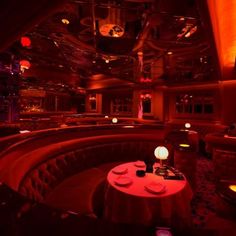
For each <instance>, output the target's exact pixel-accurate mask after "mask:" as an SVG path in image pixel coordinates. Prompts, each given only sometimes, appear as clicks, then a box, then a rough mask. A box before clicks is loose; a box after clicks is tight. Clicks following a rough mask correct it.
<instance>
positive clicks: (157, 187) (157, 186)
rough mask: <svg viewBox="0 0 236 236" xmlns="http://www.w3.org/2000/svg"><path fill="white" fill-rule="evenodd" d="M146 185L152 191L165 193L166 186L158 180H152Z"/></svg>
mask: <svg viewBox="0 0 236 236" xmlns="http://www.w3.org/2000/svg"><path fill="white" fill-rule="evenodd" d="M144 187H145V189H146V190H147V191H148V192H150V193H163V192H165V191H166V186H165V185H163V184H161V183H158V182H151V183H150V184H147V185H145V186H144Z"/></svg>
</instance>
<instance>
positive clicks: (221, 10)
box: [207, 0, 236, 69]
mask: <svg viewBox="0 0 236 236" xmlns="http://www.w3.org/2000/svg"><path fill="white" fill-rule="evenodd" d="M207 3H208V8H209V12H210V17H211V22H212V26H213V32H214V39H215V42H216V47H217V52H218V56H219V60H220V64H221V67H222V69H225V68H231V69H232V68H234V65H235V57H236V24H235V22H236V1H235V0H227V1H225V0H217V1H215V0H208V1H207Z"/></svg>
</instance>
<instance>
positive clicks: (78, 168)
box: [1, 132, 171, 210]
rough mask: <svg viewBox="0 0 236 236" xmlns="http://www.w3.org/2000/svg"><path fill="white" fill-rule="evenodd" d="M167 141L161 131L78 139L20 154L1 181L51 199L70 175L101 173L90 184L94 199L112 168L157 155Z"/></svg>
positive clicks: (33, 196) (27, 193)
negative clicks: (157, 150)
mask: <svg viewBox="0 0 236 236" xmlns="http://www.w3.org/2000/svg"><path fill="white" fill-rule="evenodd" d="M163 144H164V136H163V134H162V135H159V134H158V132H157V133H156V134H145V133H137V134H134V133H127V134H114V135H113V134H105V135H99V136H91V137H81V138H75V139H72V140H66V141H62V142H57V143H53V144H50V145H47V146H44V147H40V148H37V149H35V150H31V151H30V152H28V153H26V154H24V155H21V156H19V157H18V158H17V159H15V160H14V161H13V162H11V163H9V166H5V169H4V171H3V172H2V173H1V180H2V181H3V182H4V183H6V184H7V185H8V186H10V187H11V188H12V189H14V190H16V191H18V192H20V193H21V194H23V195H24V196H27V197H29V198H30V199H33V200H35V201H40V202H44V201H46V202H47V198H48V196H50V195H51V193H52V192H53V191H54V189H56V188H57V187H58V186H59V185H61V184H62V183H63V182H64V181H66V180H67V179H68V178H72V177H73V176H77V179H78V180H80V181H83V182H86V181H88V182H89V178H91V177H94V175H96V174H97V173H99V174H98V176H97V177H96V176H95V178H94V185H95V186H90V188H91V192H90V195H89V198H91V199H92V194H93V193H94V192H95V190H96V186H97V185H98V184H100V183H101V182H102V181H104V180H105V178H106V174H107V172H108V171H109V170H110V168H112V167H113V166H114V165H116V164H117V163H120V162H127V161H135V160H145V159H146V158H153V157H154V154H153V151H154V149H155V147H156V146H158V145H163ZM168 148H169V149H171V147H168ZM87 170H90V172H89V175H85V176H86V177H84V173H85V172H86V171H87ZM91 170H94V171H91ZM98 170H99V171H98ZM80 173H81V175H80V176H79V177H78V174H80ZM82 176H83V177H82ZM78 185H79V182H78ZM58 197H60V196H58ZM88 201H89V199H88ZM69 210H71V209H69Z"/></svg>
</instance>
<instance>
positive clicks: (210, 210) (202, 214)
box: [192, 156, 216, 228]
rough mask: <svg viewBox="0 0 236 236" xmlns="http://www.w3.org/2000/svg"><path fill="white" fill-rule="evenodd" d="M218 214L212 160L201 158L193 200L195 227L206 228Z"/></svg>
mask: <svg viewBox="0 0 236 236" xmlns="http://www.w3.org/2000/svg"><path fill="white" fill-rule="evenodd" d="M215 213H216V192H215V178H214V173H213V162H212V160H210V159H208V158H206V157H204V156H199V157H198V160H197V173H196V190H195V193H194V197H193V200H192V216H193V225H194V227H196V228H204V227H205V226H206V222H207V221H208V219H209V218H211V217H212V216H213V215H215Z"/></svg>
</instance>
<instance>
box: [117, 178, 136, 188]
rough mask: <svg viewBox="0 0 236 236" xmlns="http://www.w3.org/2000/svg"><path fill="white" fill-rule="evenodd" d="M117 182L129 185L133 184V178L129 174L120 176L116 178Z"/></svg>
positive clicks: (120, 184)
mask: <svg viewBox="0 0 236 236" xmlns="http://www.w3.org/2000/svg"><path fill="white" fill-rule="evenodd" d="M114 182H115V184H117V185H119V186H127V185H130V184H132V182H133V181H132V179H131V178H129V177H127V176H120V177H118V178H117V179H115V180H114Z"/></svg>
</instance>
